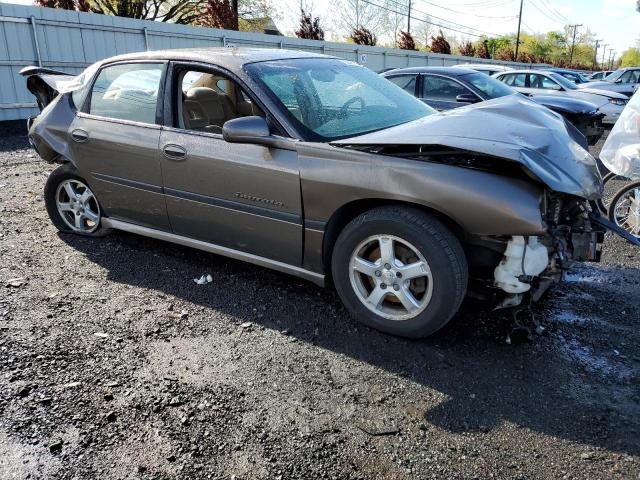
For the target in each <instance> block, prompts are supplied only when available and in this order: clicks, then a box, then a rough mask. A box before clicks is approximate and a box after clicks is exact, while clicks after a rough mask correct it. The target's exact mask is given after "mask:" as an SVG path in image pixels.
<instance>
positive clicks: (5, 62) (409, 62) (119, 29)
mask: <svg viewBox="0 0 640 480" xmlns="http://www.w3.org/2000/svg"><path fill="white" fill-rule="evenodd" d="M222 46H228V47H230V46H238V47H243V46H247V47H257V48H289V49H296V50H305V51H310V52H316V53H323V54H327V55H333V56H336V57H341V58H344V59H347V60H352V61H355V62H358V63H361V64H363V65H365V66H367V67H369V68H371V69H372V70H374V71H377V72H379V71H382V70H387V69H390V68H402V67H408V66H425V65H433V66H450V65H455V64H460V63H469V62H473V63H482V62H484V63H499V64H504V65H512V66H516V67H529V66H532V65H530V64H519V63H514V62H503V61H493V60H483V59H479V58H469V57H461V56H455V55H440V54H436V53H428V52H409V51H406V50H398V49H392V48H382V47H368V46H363V45H355V44H348V43H333V42H321V41H315V40H303V39H299V38H291V37H281V36H274V35H263V34H258V33H249V32H236V31H229V30H218V29H212V28H199V27H192V26H186V25H175V24H168V23H162V22H152V21H145V20H136V19H131V18H121V17H111V16H107V15H99V14H95V13H82V12H73V11H69V10H60V9H52V8H41V7H31V6H24V5H13V4H10V3H0V121H1V120H17V119H25V118H28V117H29V116H33V115H35V114H37V108H35V101H34V98H33V96H32V95H31V94H30V93H29V92H28V91H27V89H26V82H25V81H24V79H23V78H22V77H20V76H19V75H18V72H19V71H20V69H21V68H22V67H25V66H27V65H37V64H40V65H42V66H43V67H49V68H53V69H58V70H63V71H66V72H70V73H79V72H80V71H81V70H82V69H83V68H84V67H86V66H88V65H90V64H91V63H93V62H96V61H98V60H102V59H104V58H107V57H111V56H113V55H119V54H122V53H130V52H138V51H144V50H159V49H167V48H191V47H222Z"/></svg>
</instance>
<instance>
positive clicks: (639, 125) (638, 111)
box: [600, 90, 640, 180]
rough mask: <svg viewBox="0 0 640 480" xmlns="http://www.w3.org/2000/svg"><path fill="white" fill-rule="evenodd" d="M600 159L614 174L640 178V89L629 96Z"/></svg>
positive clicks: (635, 178)
mask: <svg viewBox="0 0 640 480" xmlns="http://www.w3.org/2000/svg"><path fill="white" fill-rule="evenodd" d="M600 160H602V163H604V165H605V167H607V168H608V169H609V170H611V171H612V172H613V173H615V174H616V175H622V176H623V177H627V178H630V179H632V180H640V90H639V91H637V92H636V93H635V94H634V95H633V97H631V100H630V101H629V103H628V104H627V106H626V107H625V109H624V110H623V111H622V115H620V118H619V119H618V121H617V122H616V124H615V126H614V127H613V129H612V130H611V133H610V134H609V137H608V138H607V141H606V142H605V143H604V146H603V147H602V152H601V153H600Z"/></svg>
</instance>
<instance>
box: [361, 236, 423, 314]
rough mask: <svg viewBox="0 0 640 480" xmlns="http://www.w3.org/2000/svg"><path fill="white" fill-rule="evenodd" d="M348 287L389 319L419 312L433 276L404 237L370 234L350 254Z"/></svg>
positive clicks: (376, 311) (366, 304)
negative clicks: (349, 283)
mask: <svg viewBox="0 0 640 480" xmlns="http://www.w3.org/2000/svg"><path fill="white" fill-rule="evenodd" d="M349 271H350V279H351V286H352V287H353V289H354V291H355V292H356V295H357V297H358V299H359V300H360V301H361V302H362V304H363V305H364V306H365V307H367V308H368V309H369V310H371V311H372V312H373V313H375V314H377V315H380V316H381V317H384V318H386V319H389V320H397V321H400V320H407V319H409V318H413V317H415V316H417V315H418V314H420V312H422V311H423V310H424V309H425V308H426V307H427V305H428V304H429V301H430V300H431V294H432V293H433V276H432V275H431V269H430V268H429V264H428V263H427V261H426V259H425V258H424V256H423V255H422V254H421V253H420V252H419V251H418V249H417V248H416V247H414V246H413V245H411V244H410V243H409V242H407V241H406V240H403V239H401V238H399V237H396V236H393V235H373V236H371V237H369V238H367V239H365V240H364V241H363V242H361V243H360V244H359V245H358V246H357V247H356V248H355V250H354V251H353V254H352V255H351V263H350V267H349Z"/></svg>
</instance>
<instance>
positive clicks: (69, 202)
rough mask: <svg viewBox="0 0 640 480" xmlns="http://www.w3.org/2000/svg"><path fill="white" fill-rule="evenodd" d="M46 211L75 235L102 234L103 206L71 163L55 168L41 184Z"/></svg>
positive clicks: (104, 232)
mask: <svg viewBox="0 0 640 480" xmlns="http://www.w3.org/2000/svg"><path fill="white" fill-rule="evenodd" d="M44 198H45V203H46V206H47V212H48V213H49V217H50V218H51V221H52V222H53V224H54V225H55V226H56V228H57V229H58V230H60V231H62V232H69V233H76V234H78V235H87V236H94V237H95V236H102V235H104V234H106V233H108V232H109V229H105V228H103V227H102V226H101V220H102V209H101V208H100V203H99V202H98V199H97V198H96V196H95V195H94V193H93V192H92V191H91V189H90V188H89V186H88V184H87V182H86V181H85V180H84V179H83V178H82V177H80V176H78V175H77V173H76V170H75V168H74V167H73V165H71V164H64V165H61V166H60V167H58V168H56V169H55V170H54V171H53V172H51V174H50V175H49V178H48V179H47V183H46V185H45V188H44Z"/></svg>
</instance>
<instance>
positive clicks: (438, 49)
mask: <svg viewBox="0 0 640 480" xmlns="http://www.w3.org/2000/svg"><path fill="white" fill-rule="evenodd" d="M431 51H432V52H433V53H445V54H447V55H451V45H449V42H447V40H446V39H445V38H444V34H443V33H442V30H440V31H439V32H438V35H437V36H436V37H434V36H432V37H431Z"/></svg>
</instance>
